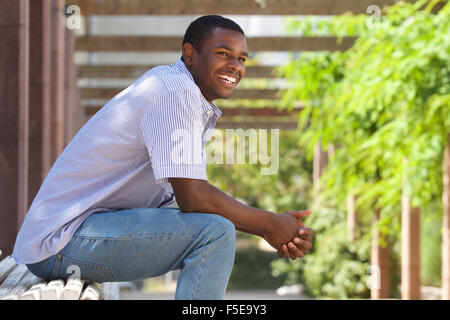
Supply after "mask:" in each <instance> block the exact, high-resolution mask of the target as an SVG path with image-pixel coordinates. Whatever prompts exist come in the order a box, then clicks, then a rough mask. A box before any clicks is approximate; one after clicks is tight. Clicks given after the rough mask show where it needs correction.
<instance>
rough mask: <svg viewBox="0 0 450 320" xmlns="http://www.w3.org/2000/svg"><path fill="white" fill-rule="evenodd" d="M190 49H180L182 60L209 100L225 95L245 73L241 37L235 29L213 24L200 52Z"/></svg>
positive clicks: (243, 41)
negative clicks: (182, 52) (211, 30)
mask: <svg viewBox="0 0 450 320" xmlns="http://www.w3.org/2000/svg"><path fill="white" fill-rule="evenodd" d="M183 49H184V47H183ZM191 51H192V54H189V52H188V51H184V53H187V54H188V56H189V57H188V59H186V54H185V62H186V65H187V66H188V69H189V70H190V71H191V73H192V76H193V77H194V80H195V83H196V84H197V85H198V87H199V88H200V90H201V92H202V94H203V96H204V97H205V98H206V99H207V100H208V101H209V102H211V101H213V100H215V99H219V98H221V99H227V98H229V97H230V95H231V93H232V91H233V89H234V87H236V86H237V84H238V83H239V81H240V80H241V78H242V77H243V76H244V74H245V65H244V63H245V60H246V59H247V58H248V53H247V42H246V41H245V37H244V36H243V35H242V34H241V33H239V32H237V31H233V30H227V29H222V28H215V29H213V32H212V36H211V37H209V38H208V39H207V40H206V41H205V42H204V43H203V46H202V48H201V49H200V52H197V51H196V50H195V49H193V48H192V50H191Z"/></svg>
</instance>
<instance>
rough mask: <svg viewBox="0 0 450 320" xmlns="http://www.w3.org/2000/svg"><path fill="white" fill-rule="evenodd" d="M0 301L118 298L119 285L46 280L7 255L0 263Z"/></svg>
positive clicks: (70, 280)
mask: <svg viewBox="0 0 450 320" xmlns="http://www.w3.org/2000/svg"><path fill="white" fill-rule="evenodd" d="M0 252H1V251H0ZM0 300H120V287H119V284H118V283H115V282H105V283H102V284H99V283H95V282H87V281H84V280H80V279H76V278H69V279H67V280H53V281H46V280H44V279H41V278H38V277H36V276H35V275H34V274H32V273H31V272H30V271H29V270H28V268H27V267H26V266H25V265H17V264H16V263H15V261H14V259H12V258H11V257H9V256H8V257H6V258H5V259H3V260H2V261H1V262H0Z"/></svg>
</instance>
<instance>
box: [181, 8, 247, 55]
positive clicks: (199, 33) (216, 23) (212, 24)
mask: <svg viewBox="0 0 450 320" xmlns="http://www.w3.org/2000/svg"><path fill="white" fill-rule="evenodd" d="M214 28H223V29H227V30H234V31H237V32H239V33H240V34H242V35H243V36H245V34H244V31H242V29H241V27H240V26H239V25H238V24H237V23H236V22H234V21H233V20H231V19H228V18H225V17H222V16H219V15H214V14H213V15H206V16H202V17H200V18H197V19H195V20H194V21H192V22H191V24H190V25H189V27H188V28H187V29H186V33H185V34H184V38H183V43H182V46H183V45H184V44H185V43H186V42H188V43H190V44H192V46H193V47H194V48H195V50H197V51H200V50H201V49H202V46H203V43H204V42H205V41H206V40H207V39H209V37H211V35H212V31H213V29H214ZM181 60H183V61H184V59H183V56H181Z"/></svg>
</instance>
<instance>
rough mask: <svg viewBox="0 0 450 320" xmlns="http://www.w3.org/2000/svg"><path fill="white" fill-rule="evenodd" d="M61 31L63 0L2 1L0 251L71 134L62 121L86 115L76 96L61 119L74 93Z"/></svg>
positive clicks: (8, 247)
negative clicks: (67, 85) (69, 116)
mask: <svg viewBox="0 0 450 320" xmlns="http://www.w3.org/2000/svg"><path fill="white" fill-rule="evenodd" d="M66 32H67V31H66V30H65V2H64V0H2V1H0V38H1V39H2V45H3V47H4V48H8V49H7V50H1V51H0V70H2V73H1V76H0V101H1V102H2V116H1V117H0V173H1V175H2V179H0V200H1V201H2V211H1V214H0V249H1V250H2V255H1V256H0V258H3V257H4V256H6V255H9V254H11V252H12V249H13V246H14V243H15V239H16V236H17V232H18V230H19V229H20V226H21V225H22V222H23V220H24V218H25V215H26V213H27V211H28V208H29V206H30V205H31V202H32V201H33V199H34V197H35V195H36V193H37V192H38V190H39V188H40V185H41V183H42V181H43V179H44V178H45V176H46V175H47V173H48V171H49V169H50V167H51V165H52V164H53V162H54V161H55V160H56V158H57V157H58V156H59V154H60V153H61V151H62V150H63V148H64V147H65V145H66V144H67V143H68V141H69V140H70V139H71V137H72V136H73V134H74V132H73V131H72V132H70V133H67V134H66V135H65V134H64V129H65V125H68V124H70V125H72V127H78V128H79V127H80V125H81V123H80V122H81V121H84V119H80V116H79V114H81V112H82V109H81V106H80V104H79V102H77V101H76V100H75V102H73V108H72V110H73V114H78V117H73V118H72V119H71V120H70V121H69V122H68V123H66V124H64V118H65V116H66V115H65V113H66V104H67V102H69V101H74V99H75V97H76V96H77V95H78V94H77V91H78V88H76V86H74V85H73V84H74V83H75V82H76V79H75V77H76V76H77V75H76V72H72V73H71V76H72V77H74V78H72V79H71V81H69V79H68V77H70V73H67V75H66V69H70V68H72V67H73V60H72V59H73V52H72V53H70V52H68V51H67V50H66V48H69V49H70V48H71V47H70V46H68V44H66V39H65V34H66ZM69 38H70V37H69ZM70 50H74V46H72V48H71V49H70ZM65 82H67V83H71V84H72V90H71V91H69V90H65ZM69 127H70V126H69Z"/></svg>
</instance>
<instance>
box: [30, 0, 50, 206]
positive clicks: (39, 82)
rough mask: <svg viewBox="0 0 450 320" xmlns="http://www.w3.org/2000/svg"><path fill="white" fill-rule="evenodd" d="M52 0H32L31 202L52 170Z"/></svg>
mask: <svg viewBox="0 0 450 320" xmlns="http://www.w3.org/2000/svg"><path fill="white" fill-rule="evenodd" d="M50 4H51V3H50V0H31V1H30V89H29V90H30V94H29V96H30V100H31V101H33V104H32V107H31V108H30V110H29V112H30V114H29V117H30V125H29V130H30V131H29V149H30V151H29V181H28V206H30V205H31V202H32V201H33V199H34V197H35V196H36V194H37V192H38V191H39V188H40V187H41V184H42V181H43V180H44V178H45V176H46V175H47V173H48V171H49V170H50V166H51V160H50V51H51V39H50V35H51V25H50V16H51V5H50Z"/></svg>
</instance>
